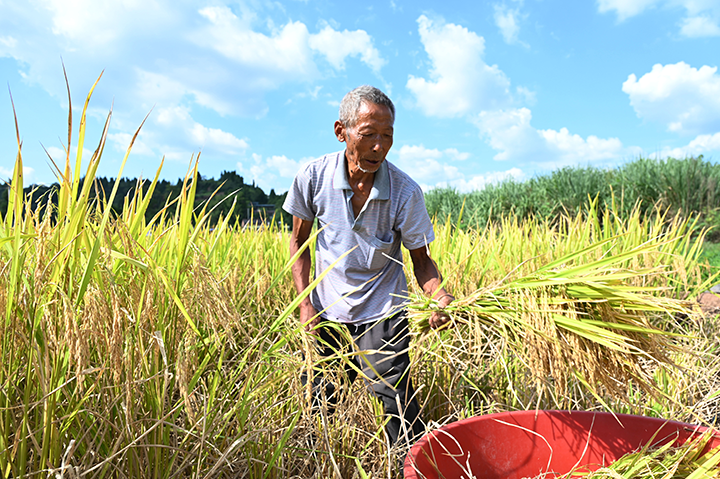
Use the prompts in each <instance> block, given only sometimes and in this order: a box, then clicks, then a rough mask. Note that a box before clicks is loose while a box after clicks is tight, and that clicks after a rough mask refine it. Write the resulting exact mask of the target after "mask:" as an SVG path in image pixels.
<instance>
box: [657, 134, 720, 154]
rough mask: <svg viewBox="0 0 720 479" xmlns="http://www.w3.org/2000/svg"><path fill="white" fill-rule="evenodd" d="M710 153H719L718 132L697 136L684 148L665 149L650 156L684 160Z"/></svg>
mask: <svg viewBox="0 0 720 479" xmlns="http://www.w3.org/2000/svg"><path fill="white" fill-rule="evenodd" d="M711 152H718V153H720V132H718V133H715V134H712V135H699V136H697V137H696V138H695V139H694V140H692V141H691V142H690V143H688V144H687V145H686V146H683V147H679V148H665V149H663V150H662V151H660V152H659V153H656V154H653V155H650V156H651V157H658V158H667V157H672V158H686V157H691V156H699V155H707V154H709V153H711Z"/></svg>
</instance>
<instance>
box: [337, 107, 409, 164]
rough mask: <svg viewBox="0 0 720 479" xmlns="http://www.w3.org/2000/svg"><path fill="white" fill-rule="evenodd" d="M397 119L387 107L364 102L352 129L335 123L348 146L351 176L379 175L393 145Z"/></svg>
mask: <svg viewBox="0 0 720 479" xmlns="http://www.w3.org/2000/svg"><path fill="white" fill-rule="evenodd" d="M394 121H395V119H394V118H393V115H392V112H391V111H390V109H389V108H388V107H386V106H382V105H376V104H375V103H367V102H364V103H362V104H361V105H360V108H359V109H358V115H357V122H356V123H355V125H353V126H351V127H350V128H346V127H345V126H344V125H343V124H342V123H340V122H339V121H338V122H335V134H336V135H337V138H338V140H339V141H344V142H345V143H346V144H347V148H346V150H345V155H346V156H347V160H348V168H349V169H350V173H351V174H352V173H357V172H358V170H359V171H361V172H363V173H375V172H376V171H377V170H378V169H379V168H380V165H381V164H382V162H383V161H385V157H386V156H387V154H388V151H390V147H392V144H393V124H394Z"/></svg>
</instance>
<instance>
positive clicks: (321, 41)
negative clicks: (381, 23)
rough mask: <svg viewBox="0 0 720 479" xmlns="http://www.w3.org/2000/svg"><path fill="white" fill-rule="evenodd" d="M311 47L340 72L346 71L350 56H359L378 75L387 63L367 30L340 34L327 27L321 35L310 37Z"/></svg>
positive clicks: (344, 31) (345, 31)
mask: <svg viewBox="0 0 720 479" xmlns="http://www.w3.org/2000/svg"><path fill="white" fill-rule="evenodd" d="M309 45H310V48H312V49H313V50H316V51H318V52H320V53H321V54H323V55H324V56H325V57H326V58H327V60H328V62H329V63H330V64H331V65H332V66H333V67H334V68H336V69H338V70H344V69H345V58H347V57H349V56H353V57H357V56H359V57H360V59H361V60H362V61H363V63H365V64H366V65H367V66H369V67H370V68H372V70H373V71H374V72H375V73H378V72H379V71H380V69H381V68H382V67H383V66H384V65H385V63H386V62H385V60H384V59H383V58H382V57H381V56H380V52H379V51H378V50H377V49H376V48H375V47H374V46H373V41H372V38H371V37H370V35H368V33H367V32H366V31H365V30H355V31H353V32H350V31H347V30H343V31H342V32H339V31H337V30H335V29H333V28H332V27H331V26H330V25H326V26H325V28H323V29H322V30H321V31H320V32H319V33H316V34H313V35H310V39H309Z"/></svg>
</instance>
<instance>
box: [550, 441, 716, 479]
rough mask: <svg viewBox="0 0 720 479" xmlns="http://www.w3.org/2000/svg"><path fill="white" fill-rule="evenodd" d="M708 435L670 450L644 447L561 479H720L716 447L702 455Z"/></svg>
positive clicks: (667, 446) (669, 445) (665, 446)
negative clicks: (597, 466) (593, 468)
mask: <svg viewBox="0 0 720 479" xmlns="http://www.w3.org/2000/svg"><path fill="white" fill-rule="evenodd" d="M712 436H713V434H712V431H711V430H709V431H708V432H706V433H704V434H703V435H701V436H698V437H695V438H694V439H688V440H687V441H686V442H685V443H684V444H682V445H680V446H677V447H674V445H673V444H674V443H673V442H672V441H670V442H668V443H667V444H665V445H663V446H660V447H650V445H649V444H648V445H645V447H643V448H642V449H641V450H639V451H635V452H632V453H629V454H626V455H624V456H622V457H621V458H620V459H618V460H617V461H615V462H613V463H612V464H611V465H609V466H607V467H601V468H599V469H597V470H595V471H583V470H575V471H572V472H570V473H569V474H567V475H565V476H563V477H562V479H580V478H584V479H660V478H663V479H687V478H689V479H709V478H717V477H720V464H719V463H720V447H716V448H714V449H711V450H710V451H708V452H706V453H704V454H703V451H704V450H705V449H706V446H707V443H708V441H709V440H710V439H711V438H712Z"/></svg>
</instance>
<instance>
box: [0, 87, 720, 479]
mask: <svg viewBox="0 0 720 479" xmlns="http://www.w3.org/2000/svg"><path fill="white" fill-rule="evenodd" d="M93 88H95V87H93ZM91 95H92V91H91V92H90V95H88V97H87V98H86V100H85V105H84V108H83V109H82V110H81V116H80V120H79V126H78V130H77V132H75V131H74V130H73V126H72V125H73V121H72V113H70V117H69V121H68V124H69V131H68V141H67V144H66V145H65V157H64V158H61V159H57V158H55V159H53V163H54V164H55V165H56V169H57V171H56V174H57V179H58V189H57V193H53V194H56V195H57V197H56V198H52V197H49V196H47V195H45V196H34V195H33V194H30V195H24V194H23V186H24V181H23V178H22V166H23V163H22V150H21V148H20V142H19V136H20V135H19V132H18V150H17V152H16V155H15V156H16V161H15V167H14V175H13V178H12V179H11V182H10V185H9V186H10V188H9V192H10V194H9V196H8V206H7V208H6V209H3V210H2V211H0V311H2V313H3V314H4V320H3V322H2V323H1V325H0V327H2V345H1V346H0V347H1V349H0V355H1V358H2V362H1V364H2V367H0V471H2V475H3V476H4V477H33V476H53V477H79V476H89V477H133V478H135V477H140V478H143V477H147V478H171V477H249V478H263V479H267V478H287V477H303V478H305V477H338V476H339V477H398V475H399V472H398V470H397V462H398V457H400V456H401V455H402V451H395V450H390V449H389V448H388V447H387V445H386V444H385V441H384V438H383V423H382V411H381V410H380V407H379V404H378V403H377V402H376V401H374V400H373V398H371V397H369V396H368V395H367V394H365V393H364V391H363V390H364V385H363V384H362V381H357V382H356V384H354V385H353V386H352V387H351V388H350V389H349V390H348V391H346V394H345V396H344V398H343V400H342V401H341V402H340V404H339V405H338V407H337V408H336V411H335V413H334V414H319V415H318V414H314V413H313V412H312V410H311V408H310V407H309V404H308V401H307V398H306V394H305V388H304V387H303V385H302V384H301V381H300V374H301V372H302V371H303V370H304V369H305V368H307V367H308V364H310V362H311V361H312V359H313V354H314V352H313V348H312V347H311V345H310V341H309V339H308V338H307V337H306V336H305V335H304V334H303V333H302V330H301V328H300V327H299V325H298V324H297V323H296V320H295V319H294V317H293V312H294V308H295V305H296V304H297V302H298V298H297V295H296V294H295V292H294V288H293V285H292V280H291V277H290V275H289V267H290V264H291V263H292V258H290V257H289V252H288V247H287V241H288V233H287V231H286V229H285V228H284V227H283V226H282V225H281V224H280V225H279V224H277V223H269V224H266V225H265V226H263V227H261V228H257V229H255V228H242V226H241V225H240V224H238V223H237V222H236V221H235V220H234V219H233V218H235V216H233V215H232V209H231V210H230V213H228V214H226V215H221V216H220V217H219V218H218V219H217V220H216V222H214V223H212V224H210V219H211V218H215V216H213V214H214V212H213V210H212V206H211V205H212V204H215V203H213V202H212V201H206V202H199V201H198V200H197V194H196V193H197V178H198V159H197V158H193V159H192V161H191V163H190V167H189V169H188V174H187V176H186V178H185V179H184V182H183V184H182V189H181V194H180V195H179V196H177V197H176V198H174V199H170V198H161V201H162V202H163V203H164V207H163V208H162V209H161V210H160V212H159V213H158V214H156V215H154V216H153V217H151V218H147V217H146V214H145V213H146V211H147V208H148V205H149V204H150V203H151V202H152V201H157V196H155V195H156V186H157V184H158V181H159V178H160V176H161V171H160V170H158V172H157V173H156V174H155V175H154V177H153V178H152V179H149V180H147V181H139V182H138V184H137V186H136V188H135V189H134V190H133V194H132V195H131V196H128V197H124V198H122V201H121V203H120V204H122V208H121V209H120V210H117V209H113V208H112V205H113V204H117V201H115V200H116V199H117V189H116V188H115V186H117V185H114V187H113V188H112V189H111V190H110V191H108V192H105V193H106V194H92V193H93V191H94V190H95V188H99V187H98V186H97V184H98V183H97V182H95V181H94V179H95V176H96V172H97V168H98V164H99V162H100V161H101V158H102V155H103V150H104V146H105V139H106V135H107V131H108V125H109V121H110V115H109V116H108V119H107V121H106V125H105V129H104V131H103V133H102V135H101V137H100V139H99V140H98V143H97V147H96V148H95V150H94V152H93V153H92V155H91V157H90V158H83V157H82V151H83V145H84V144H85V141H86V138H85V124H86V113H87V108H88V105H89V102H90V99H91ZM71 112H72V110H71ZM74 135H76V136H74ZM74 144H77V151H78V153H77V155H74V154H71V152H72V151H74V149H73V147H72V145H74ZM131 149H132V144H130V145H129V147H128V150H127V152H126V155H125V157H124V160H123V162H122V165H121V167H120V170H119V171H118V174H117V177H118V178H121V177H122V169H123V167H124V165H125V164H126V162H127V161H132V156H131ZM118 181H119V180H118ZM38 201H39V202H41V203H42V204H44V205H45V206H44V207H43V208H31V207H29V205H31V204H32V203H37V202H38ZM236 207H237V205H234V206H233V207H232V208H236ZM584 210H585V211H586V212H587V211H591V212H595V213H592V214H582V213H580V214H577V215H573V216H564V217H562V219H560V220H552V221H550V220H541V219H533V218H525V219H523V218H521V217H518V216H515V215H506V216H503V217H502V218H500V219H499V220H498V221H496V222H490V223H487V224H483V225H482V226H483V227H482V228H465V229H462V228H457V227H455V226H454V225H453V224H451V223H447V224H440V223H438V224H437V225H436V233H437V240H436V241H435V242H433V243H432V244H431V245H430V248H431V250H432V255H433V257H434V258H436V259H437V260H438V262H439V265H440V269H441V270H442V271H443V272H444V273H445V274H446V281H447V284H448V286H449V287H450V288H451V290H452V291H454V292H457V294H458V296H459V297H464V298H465V301H462V300H461V301H458V302H457V304H456V305H454V306H453V308H455V309H454V310H453V312H454V313H456V314H457V315H458V323H460V324H458V326H457V327H456V328H454V329H452V330H447V331H440V332H437V333H433V334H426V335H418V337H417V338H416V341H415V342H414V343H413V349H412V356H413V358H414V366H413V369H412V373H413V375H414V382H415V383H416V384H417V385H418V394H419V396H420V397H419V399H420V403H421V404H422V405H423V407H424V411H423V417H424V419H425V421H426V422H427V423H428V427H429V428H432V427H436V426H437V425H440V424H443V423H446V422H448V421H452V420H456V419H461V418H464V417H468V416H472V415H475V414H484V413H488V412H497V411H501V410H508V409H532V408H537V407H542V408H549V407H554V406H557V405H567V406H568V407H574V408H582V409H593V408H609V409H611V410H617V411H624V410H632V411H634V412H652V413H653V414H656V415H665V416H668V417H672V418H673V419H679V420H686V419H698V420H707V419H710V418H711V417H712V416H713V414H716V406H717V394H716V391H717V384H715V382H714V381H715V379H714V378H716V377H718V373H717V372H718V364H717V360H716V359H715V358H717V351H718V344H717V337H718V336H717V328H716V327H715V326H714V324H715V323H714V322H713V321H711V320H710V319H709V318H701V317H699V316H698V315H697V314H696V312H693V311H688V310H687V307H686V306H687V305H686V303H685V301H689V300H692V297H693V296H692V295H693V294H694V293H695V292H696V291H697V289H698V287H699V286H700V285H701V283H702V282H703V281H704V279H705V278H706V277H707V276H705V277H703V274H704V273H703V271H702V268H701V261H702V260H701V256H700V255H701V253H702V250H701V245H702V243H701V238H700V237H698V236H696V235H693V232H694V231H695V229H696V226H697V225H696V224H695V223H693V222H692V221H691V220H688V219H686V218H684V217H675V216H671V215H669V214H667V213H663V212H659V213H658V214H657V215H645V214H644V213H643V212H642V211H641V210H640V209H639V208H636V209H635V210H632V211H631V214H629V215H626V216H622V215H620V214H619V210H615V209H613V208H612V207H610V208H606V209H603V210H602V212H599V208H598V207H597V204H596V203H593V202H589V203H587V204H585V206H584ZM310 247H311V246H310ZM610 259H613V261H615V263H610V262H609V260H610ZM603 262H605V263H603ZM583 268H585V271H583ZM588 268H590V269H591V271H588V270H587V269H588ZM629 272H635V273H636V274H634V275H633V276H632V277H630V276H628V274H629ZM560 273H562V274H560ZM569 273H573V274H574V276H572V275H570V274H569ZM599 273H602V274H599ZM592 274H595V275H596V276H595V277H593V276H592ZM563 275H565V276H568V277H570V276H572V277H573V278H574V280H573V281H575V282H574V283H573V282H572V281H566V282H564V283H563V282H562V281H561V279H562V277H563ZM623 275H625V276H623ZM410 276H412V275H410ZM591 280H592V281H591ZM413 281H414V279H413V278H409V282H410V284H412V282H413ZM583 281H584V283H583ZM602 281H604V282H605V286H604V288H605V289H603V288H600V287H596V286H597V284H600V283H601V282H602ZM618 281H622V282H626V283H628V284H629V285H631V286H632V287H633V288H635V289H634V290H633V291H636V293H637V297H633V298H631V299H633V301H628V297H629V294H630V293H629V292H627V291H625V292H624V293H623V294H624V295H625V296H623V297H622V298H618V297H611V293H612V294H616V293H617V292H618V291H624V290H622V289H618V288H619V286H618V285H617V282H618ZM533 282H534V283H533ZM543 282H544V284H543ZM590 283H593V284H592V285H590ZM591 286H592V287H591ZM593 288H595V289H593ZM591 290H592V291H591ZM638 291H639V293H638ZM478 292H485V293H488V292H492V295H489V296H488V297H490V298H492V299H493V301H494V303H493V307H495V308H496V309H497V305H498V304H500V303H502V304H503V305H504V307H505V309H503V312H501V313H495V314H498V315H500V316H501V317H502V318H505V319H503V320H507V325H508V328H510V329H508V331H511V330H512V329H511V328H512V327H515V326H511V325H512V324H516V323H512V321H515V320H516V319H517V318H518V317H520V318H522V317H523V316H522V315H523V314H525V315H535V317H536V319H537V318H541V319H542V320H543V321H547V319H548V318H550V319H553V318H555V316H548V314H547V313H548V311H553V310H555V311H557V310H563V311H567V310H568V309H566V308H570V307H576V306H577V305H579V304H581V303H582V304H584V303H587V304H586V309H584V310H583V316H582V318H575V321H576V322H575V323H572V324H574V325H575V326H573V327H575V328H576V329H577V324H578V322H582V321H584V319H585V316H587V315H590V314H595V312H597V311H600V310H601V309H602V308H603V307H604V306H602V305H603V302H605V303H608V304H611V303H612V301H620V302H622V305H623V306H622V307H623V308H625V307H627V308H629V309H632V308H630V306H631V305H632V307H634V308H636V309H638V308H640V307H643V305H644V306H647V305H648V304H649V303H652V304H662V305H663V306H664V307H665V308H666V309H667V310H668V311H671V312H675V313H676V312H677V311H678V310H679V309H682V311H683V312H685V313H686V314H687V317H684V318H683V317H678V316H677V315H676V314H675V315H668V314H658V315H655V314H652V315H650V316H648V318H649V319H648V321H649V324H645V325H644V326H643V327H644V328H651V327H652V328H656V329H657V328H660V329H663V330H667V331H669V332H673V333H677V334H679V336H667V338H669V340H670V341H671V343H669V344H668V349H667V350H665V349H663V351H666V353H667V355H668V358H669V360H670V361H672V362H673V364H675V365H677V366H678V368H677V369H674V370H671V371H668V372H662V371H664V370H662V369H661V368H653V367H652V366H651V365H644V366H643V368H644V369H642V370H641V372H642V375H639V374H640V373H638V372H637V371H636V370H635V369H633V368H629V369H628V371H629V373H628V372H627V371H625V370H623V371H625V372H626V373H627V374H629V376H619V377H618V378H620V379H627V378H630V382H627V381H625V382H624V383H623V382H622V381H620V382H618V383H617V384H615V386H616V387H617V388H624V390H623V391H622V392H623V394H621V395H612V394H608V391H606V390H602V389H599V388H595V394H596V395H595V396H593V395H592V394H589V393H588V388H587V387H585V386H584V385H583V384H582V382H581V381H580V378H579V377H578V376H577V375H574V374H573V373H572V372H571V371H564V372H563V371H559V370H557V369H552V370H549V371H548V370H543V369H541V366H542V365H543V364H545V363H546V362H547V361H548V360H547V358H546V357H545V358H543V357H540V356H538V357H537V358H536V359H533V357H532V356H522V355H517V354H516V352H517V348H516V347H513V342H512V341H508V339H513V338H514V339H513V340H518V341H519V340H520V339H522V335H521V334H516V335H503V334H501V333H502V330H498V329H497V328H496V327H495V326H494V325H495V323H494V322H493V323H492V324H487V321H486V319H488V318H489V316H488V310H487V308H476V306H477V304H478V300H480V299H482V295H481V294H480V293H478ZM640 293H641V294H640ZM650 296H651V297H652V299H650ZM560 300H562V301H560ZM498 301H499V302H500V303H498ZM612 304H613V305H614V306H613V307H618V308H619V307H620V306H619V304H620V303H618V305H615V303H612ZM422 305H423V307H430V308H431V307H432V303H427V302H425V301H424V300H423V301H422ZM463 311H465V312H463ZM508 312H512V314H511V315H510V316H512V317H510V316H503V315H505V314H506V313H508ZM518 313H519V314H518ZM564 314H566V315H567V314H568V313H564ZM598 314H599V313H598ZM528 317H529V316H528ZM616 319H617V321H620V320H621V319H623V318H619V319H618V318H616ZM595 320H596V321H597V319H595ZM565 321H566V325H567V324H571V323H568V322H567V321H568V320H567V319H566V320H565ZM517 324H520V323H517ZM534 327H535V328H536V329H538V330H540V326H539V325H538V324H535V326H534ZM543 327H544V326H543ZM598 327H599V326H598ZM616 328H617V327H616ZM566 330H567V328H566ZM518 331H519V330H518ZM588 331H589V330H588ZM636 333H637V335H639V336H643V334H645V333H646V331H636ZM523 334H525V333H523ZM543 334H544V335H545V336H547V335H548V334H549V333H548V332H543ZM587 334H590V333H586V335H587ZM603 334H604V338H605V341H606V342H607V344H608V345H610V344H614V345H615V346H617V348H619V349H620V350H622V349H623V348H630V349H632V350H635V351H637V350H638V349H643V348H644V349H646V350H648V349H652V347H650V346H643V345H642V344H643V343H637V341H636V340H633V341H631V342H630V343H628V344H625V343H623V342H622V341H620V340H619V339H618V337H617V330H616V329H609V330H608V331H606V332H604V333H603ZM538 337H544V336H538ZM650 337H656V336H655V335H651V336H650ZM662 338H665V337H664V336H663V337H662ZM616 341H620V342H616ZM536 343H537V346H538V348H540V349H542V348H543V347H545V348H547V349H548V351H551V350H552V349H551V348H554V347H556V346H555V344H554V343H553V341H552V340H547V341H544V342H543V341H536ZM583 344H584V343H583ZM579 351H580V349H578V351H577V353H576V356H577V357H573V358H566V360H571V361H576V362H582V361H583V357H584V356H583V355H581V354H580V352H579ZM588 351H589V350H588ZM340 359H342V358H340ZM532 361H536V363H533V362H532ZM547 364H550V363H547ZM646 366H647V368H646ZM555 367H556V366H553V368H555ZM557 367H559V366H557ZM562 373H564V374H565V376H563V375H562ZM635 373H637V374H638V375H633V374H635ZM647 374H649V375H650V376H651V377H648V376H647ZM580 376H583V375H582V374H581V375H580ZM563 378H565V379H563ZM584 379H585V381H586V382H588V383H592V382H593V381H595V379H593V377H592V376H591V375H589V374H587V373H585V376H584ZM643 381H646V382H648V383H649V382H651V381H652V382H653V383H654V384H655V385H657V386H658V387H659V388H660V389H661V390H662V391H663V395H664V396H663V397H670V398H672V401H656V404H657V407H656V409H654V410H652V411H648V410H645V409H641V408H642V407H645V405H652V404H654V403H653V402H652V400H650V399H649V398H650V397H651V396H649V395H648V392H647V391H646V390H644V389H642V388H640V386H642V382H643ZM541 383H542V384H554V385H557V388H555V387H553V388H550V389H545V392H541V389H538V387H537V385H538V384H541ZM713 394H714V395H713ZM647 407H649V406H647Z"/></svg>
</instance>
